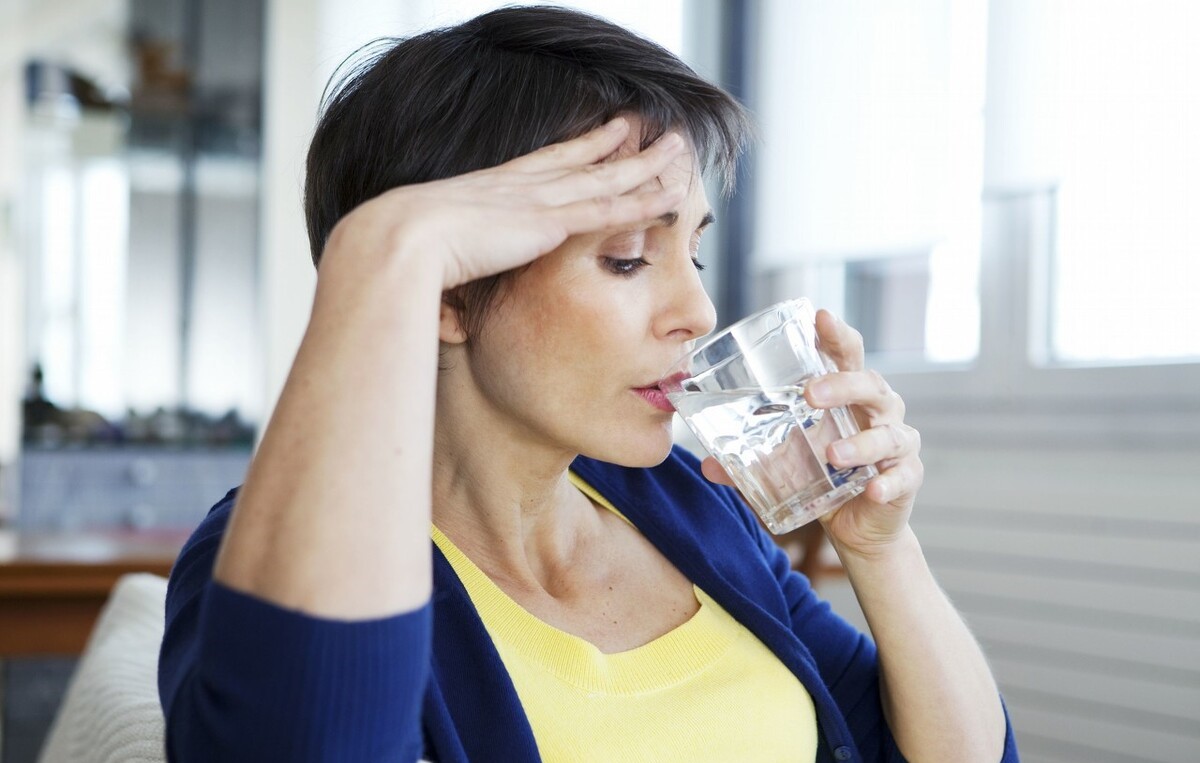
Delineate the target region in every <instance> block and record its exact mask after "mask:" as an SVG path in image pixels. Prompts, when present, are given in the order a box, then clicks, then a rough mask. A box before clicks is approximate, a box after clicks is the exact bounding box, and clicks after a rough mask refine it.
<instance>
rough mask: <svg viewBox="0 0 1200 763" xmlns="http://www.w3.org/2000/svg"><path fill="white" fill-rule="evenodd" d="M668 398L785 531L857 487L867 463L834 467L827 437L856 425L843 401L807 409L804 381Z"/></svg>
mask: <svg viewBox="0 0 1200 763" xmlns="http://www.w3.org/2000/svg"><path fill="white" fill-rule="evenodd" d="M671 402H672V403H673V404H674V405H675V407H676V409H677V410H678V411H679V413H680V414H682V415H683V417H684V419H685V420H686V421H687V423H688V426H689V427H691V429H692V431H693V432H694V433H695V434H696V437H697V438H699V440H700V442H701V443H702V444H703V445H704V447H705V448H706V449H707V450H708V451H709V452H710V453H712V454H713V456H715V457H716V458H717V460H718V461H720V462H721V465H722V466H723V467H725V471H727V472H729V475H730V476H731V477H733V480H734V482H736V483H737V486H738V488H740V489H741V491H742V494H743V495H744V496H745V497H746V500H748V501H749V502H750V504H751V505H752V506H753V507H754V509H755V511H757V512H758V514H759V516H760V517H762V519H763V522H764V523H765V524H766V525H767V528H768V529H770V530H771V532H774V533H783V532H788V531H789V530H794V529H795V528H797V527H799V526H800V525H802V524H804V523H806V522H809V521H811V520H813V519H816V518H817V517H819V516H821V515H823V514H826V513H828V512H829V511H831V510H832V509H834V508H836V507H838V506H840V505H841V504H842V503H844V502H845V501H846V500H847V499H849V498H851V497H853V496H855V495H858V494H859V493H861V492H862V491H863V487H864V485H865V483H866V481H867V480H869V479H870V478H871V477H874V476H875V474H876V471H875V468H874V467H871V466H865V467H863V466H860V467H855V468H852V469H843V470H840V471H839V470H837V469H835V468H834V467H833V466H831V465H830V464H829V461H828V459H826V458H825V451H826V449H827V447H828V446H829V444H830V443H833V442H835V441H837V440H840V439H842V438H843V437H847V436H849V435H852V434H854V433H855V432H857V431H858V427H857V426H856V425H855V423H854V420H853V419H852V418H851V417H850V414H849V412H848V411H846V410H845V409H844V408H834V409H830V410H822V409H818V408H810V407H809V406H808V405H807V404H806V403H805V401H804V386H803V384H798V385H796V386H790V387H778V388H771V389H735V390H727V391H722V392H687V393H679V394H675V395H672V396H671Z"/></svg>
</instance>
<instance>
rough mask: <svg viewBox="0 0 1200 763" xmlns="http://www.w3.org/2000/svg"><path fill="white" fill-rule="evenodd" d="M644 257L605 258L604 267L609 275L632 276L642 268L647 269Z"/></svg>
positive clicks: (647, 264)
mask: <svg viewBox="0 0 1200 763" xmlns="http://www.w3.org/2000/svg"><path fill="white" fill-rule="evenodd" d="M649 265H650V263H649V262H646V260H645V258H644V257H628V258H626V257H605V258H604V267H605V269H606V270H608V271H609V272H610V273H613V274H614V275H619V276H626V277H628V276H632V275H634V274H636V273H637V272H638V271H639V270H641V269H642V268H644V267H648V266H649Z"/></svg>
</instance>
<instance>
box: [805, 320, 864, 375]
mask: <svg viewBox="0 0 1200 763" xmlns="http://www.w3.org/2000/svg"><path fill="white" fill-rule="evenodd" d="M817 346H818V347H819V348H820V350H821V351H822V352H824V353H825V354H826V355H828V356H829V358H830V359H831V360H832V361H833V362H834V364H835V365H837V367H838V370H839V371H861V370H862V369H863V366H864V357H865V354H866V353H865V351H864V350H863V337H862V334H860V333H858V332H857V331H855V330H854V328H853V327H851V326H850V325H849V324H847V323H846V322H845V321H843V320H841V319H840V318H838V317H837V316H835V315H834V314H833V313H831V312H829V311H828V310H818V311H817Z"/></svg>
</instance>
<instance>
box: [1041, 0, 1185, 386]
mask: <svg viewBox="0 0 1200 763" xmlns="http://www.w3.org/2000/svg"><path fill="white" fill-rule="evenodd" d="M1061 13H1062V16H1061V18H1060V19H1059V23H1058V25H1057V29H1056V32H1057V40H1058V73H1057V74H1058V76H1057V77H1055V78H1049V79H1048V80H1047V81H1046V82H1045V86H1046V87H1047V88H1052V94H1053V97H1054V98H1055V99H1056V100H1057V101H1058V102H1059V104H1060V106H1059V120H1058V133H1059V147H1060V151H1061V159H1060V161H1061V169H1060V175H1061V181H1060V184H1059V186H1058V191H1057V207H1056V212H1057V216H1056V234H1057V235H1056V240H1055V241H1054V247H1053V257H1052V258H1051V261H1050V262H1048V263H1045V265H1046V267H1048V268H1049V269H1050V272H1049V278H1048V286H1049V288H1048V290H1047V293H1046V294H1045V298H1046V299H1048V300H1049V305H1048V318H1049V321H1048V326H1046V335H1045V341H1046V345H1047V347H1046V351H1045V354H1044V355H1045V360H1046V361H1047V362H1050V363H1067V364H1069V363H1091V364H1096V363H1132V362H1155V361H1180V360H1193V361H1194V360H1200V300H1198V299H1196V286H1197V284H1200V225H1198V224H1197V219H1196V211H1197V210H1200V185H1198V184H1197V182H1196V180H1197V178H1198V177H1200V142H1198V141H1197V140H1196V136H1197V135H1200V81H1198V80H1197V78H1196V76H1195V73H1196V72H1197V71H1200V48H1197V47H1196V45H1195V31H1196V29H1197V28H1200V6H1197V5H1196V4H1194V3H1164V2H1153V3H1146V2H1134V1H1133V0H1125V1H1124V2H1105V3H1095V4H1093V3H1087V4H1078V3H1076V4H1069V3H1063V4H1062V6H1061ZM1135 30H1136V31H1135ZM1114 50H1117V51H1120V54H1119V55H1114Z"/></svg>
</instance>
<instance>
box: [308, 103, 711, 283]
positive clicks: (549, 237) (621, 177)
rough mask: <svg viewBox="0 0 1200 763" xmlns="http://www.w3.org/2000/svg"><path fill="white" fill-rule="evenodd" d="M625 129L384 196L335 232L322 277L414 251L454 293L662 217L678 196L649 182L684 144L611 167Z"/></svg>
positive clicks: (664, 140) (614, 126) (662, 144)
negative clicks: (347, 260)
mask: <svg viewBox="0 0 1200 763" xmlns="http://www.w3.org/2000/svg"><path fill="white" fill-rule="evenodd" d="M629 129H630V125H629V121H628V120H626V119H624V118H622V117H617V118H616V119H613V120H612V121H610V122H608V123H606V124H604V125H602V126H601V127H598V128H596V129H595V130H592V131H590V132H588V133H585V134H584V135H582V136H580V137H578V138H575V139H573V140H568V141H565V142H563V143H557V144H552V145H549V146H546V147H544V148H542V149H539V150H537V151H534V152H532V153H530V154H526V155H525V156H521V157H518V158H516V159H513V160H512V161H509V162H506V163H504V164H501V165H499V166H497V167H491V168H488V169H483V170H478V171H475V172H471V173H467V174H465V175H459V176H455V177H450V178H446V179H443V180H436V181H432V182H428V183H418V184H413V185H406V186H401V187H398V188H394V189H392V190H390V191H387V192H386V193H383V194H381V195H380V196H378V197H376V198H374V199H371V200H370V201H367V202H365V203H364V204H362V205H360V206H359V207H357V208H356V209H355V210H354V211H352V212H351V213H350V214H348V215H346V217H344V218H343V219H342V220H341V222H339V223H338V225H337V226H336V227H335V228H334V230H333V233H332V234H331V235H330V238H329V242H328V244H327V246H326V250H325V254H324V255H323V260H322V269H324V263H325V262H326V261H331V260H337V259H340V258H338V256H337V255H338V254H339V253H341V252H348V253H350V255H349V256H351V257H352V258H354V259H356V260H357V259H361V257H362V255H363V254H365V253H368V252H370V253H378V254H381V255H383V256H388V255H390V254H391V253H392V252H394V251H395V250H396V249H397V248H399V247H411V251H412V252H414V253H415V254H416V256H420V257H426V256H430V255H436V256H438V257H440V258H441V259H442V264H443V266H444V277H443V284H442V288H443V289H451V288H454V287H455V286H459V285H461V284H464V283H467V282H468V281H472V280H475V279H477V278H482V277H485V276H489V275H494V274H496V273H500V272H503V271H506V270H509V269H512V268H515V267H519V266H521V265H524V264H526V263H528V262H530V261H532V260H534V259H536V258H537V257H539V256H541V255H543V254H546V253H548V252H550V251H552V250H553V249H555V248H556V247H558V246H559V245H560V244H562V243H563V242H564V241H566V239H567V237H569V236H572V235H575V234H579V233H588V232H593V231H598V230H602V229H605V228H615V227H619V226H623V225H629V224H632V223H636V222H640V221H643V220H649V219H653V218H655V217H658V216H660V215H663V214H665V213H667V212H668V211H671V210H672V209H673V208H674V207H675V206H676V205H677V204H678V203H679V202H680V201H681V200H682V195H683V190H684V189H680V188H678V187H673V188H669V189H668V188H665V187H664V186H663V185H662V184H661V183H652V182H651V181H653V180H654V179H655V177H656V176H658V175H659V173H661V172H662V171H663V170H664V169H665V168H666V167H667V166H668V165H669V164H670V163H671V161H672V160H673V159H675V158H676V157H677V156H678V155H679V154H680V153H682V152H683V151H685V150H686V149H687V144H686V142H685V141H684V140H683V138H682V137H681V136H680V135H679V134H677V133H672V132H668V133H666V134H665V135H663V136H662V137H661V138H659V139H658V140H657V141H655V142H654V143H653V144H652V145H650V146H648V147H647V148H646V149H645V150H643V151H639V152H637V153H635V154H632V155H629V156H624V157H620V158H613V155H614V153H615V152H616V151H617V150H618V148H619V147H620V146H621V145H622V144H623V143H624V142H625V141H626V139H627V138H628V135H629ZM375 272H378V271H375Z"/></svg>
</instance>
